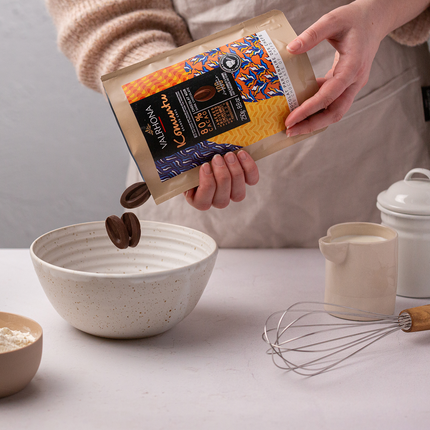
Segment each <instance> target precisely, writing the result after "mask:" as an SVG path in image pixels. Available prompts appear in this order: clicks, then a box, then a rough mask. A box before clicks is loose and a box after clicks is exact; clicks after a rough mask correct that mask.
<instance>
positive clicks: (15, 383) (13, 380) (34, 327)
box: [0, 312, 43, 397]
mask: <svg viewBox="0 0 430 430" xmlns="http://www.w3.org/2000/svg"><path fill="white" fill-rule="evenodd" d="M3 327H7V328H8V329H10V330H18V331H21V332H23V333H30V334H31V335H32V336H33V337H34V339H35V341H34V342H32V343H30V344H28V345H25V346H23V347H20V348H18V349H14V350H12V351H5V352H1V351H0V397H6V396H10V395H12V394H15V393H17V392H18V391H21V390H22V389H23V388H25V387H26V386H27V385H28V384H29V383H30V381H31V380H32V379H33V377H34V375H35V374H36V372H37V369H39V365H40V360H41V359H42V346H43V332H42V327H41V326H40V325H39V324H38V323H37V322H36V321H33V320H32V319H30V318H27V317H24V316H21V315H16V314H11V313H8V312H0V328H3Z"/></svg>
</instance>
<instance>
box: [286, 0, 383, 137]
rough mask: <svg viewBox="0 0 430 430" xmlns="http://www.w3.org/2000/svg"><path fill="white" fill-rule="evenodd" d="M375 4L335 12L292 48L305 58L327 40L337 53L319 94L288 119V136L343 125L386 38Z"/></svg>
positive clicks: (321, 81)
mask: <svg viewBox="0 0 430 430" xmlns="http://www.w3.org/2000/svg"><path fill="white" fill-rule="evenodd" d="M374 4H375V2H372V1H355V2H352V3H350V4H348V5H346V6H342V7H339V8H337V9H334V10H333V11H331V12H329V13H328V14H326V15H324V16H322V17H321V18H320V19H319V20H318V21H317V22H316V23H315V24H313V25H311V26H310V27H309V28H308V29H307V30H305V31H304V32H303V33H302V34H300V35H299V36H298V37H297V38H296V39H294V40H293V41H292V42H291V43H290V44H289V45H288V50H289V51H290V52H291V53H292V54H302V53H304V52H307V51H309V50H310V49H312V48H314V47H315V46H316V45H318V44H319V43H321V42H322V41H323V40H327V41H328V42H329V43H330V44H331V45H332V46H333V47H334V48H335V49H336V51H337V52H336V56H335V58H334V62H333V66H332V68H331V69H330V70H329V71H328V72H327V74H326V75H325V77H324V78H320V79H317V82H318V84H319V85H320V89H319V91H318V92H317V93H316V94H315V95H314V96H313V97H311V98H309V99H308V100H306V101H305V102H303V103H302V105H301V106H299V107H298V108H297V109H295V110H294V111H293V112H291V113H290V115H288V117H287V119H286V121H285V126H286V128H287V131H286V133H287V135H289V136H296V135H298V134H306V133H310V132H312V131H316V130H320V129H322V128H324V127H326V126H328V125H330V124H333V123H335V122H337V121H339V120H340V119H341V118H342V117H343V116H344V115H345V113H346V112H347V111H348V109H349V108H350V107H351V105H352V102H353V100H354V98H355V96H356V95H357V93H358V92H359V91H360V90H361V88H363V86H364V85H365V84H366V83H367V81H368V79H369V74H370V68H371V66H372V62H373V59H374V58H375V55H376V52H377V50H378V48H379V45H380V42H381V40H382V38H383V37H384V36H385V32H384V30H383V28H384V26H382V23H381V25H379V24H380V22H379V21H378V20H377V18H378V16H379V14H380V12H381V11H380V10H378V9H376V8H375V7H374V6H373V5H374ZM375 9H376V10H375ZM380 19H381V20H382V19H383V17H382V16H380Z"/></svg>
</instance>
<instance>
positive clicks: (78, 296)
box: [30, 221, 218, 338]
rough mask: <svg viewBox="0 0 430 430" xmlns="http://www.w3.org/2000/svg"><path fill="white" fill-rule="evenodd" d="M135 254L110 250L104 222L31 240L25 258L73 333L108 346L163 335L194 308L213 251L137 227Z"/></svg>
mask: <svg viewBox="0 0 430 430" xmlns="http://www.w3.org/2000/svg"><path fill="white" fill-rule="evenodd" d="M141 229H142V235H141V239H140V242H139V244H138V246H137V247H135V248H127V249H125V250H121V249H118V248H116V247H115V246H114V245H113V244H112V242H111V241H110V239H109V238H108V236H107V233H106V230H105V226H104V222H92V223H85V224H77V225H71V226H68V227H64V228H60V229H58V230H54V231H51V232H49V233H46V234H44V235H43V236H41V237H39V238H38V239H36V240H35V241H34V242H33V244H32V245H31V247H30V254H31V258H32V261H33V265H34V268H35V270H36V273H37V276H38V277H39V281H40V283H41V284H42V287H43V289H44V291H45V293H46V295H47V297H48V299H49V300H50V302H51V303H52V305H53V306H54V308H55V309H56V311H57V312H58V313H59V314H60V315H61V316H62V317H63V318H64V319H65V320H66V321H68V322H69V323H70V324H71V325H72V326H74V327H76V328H78V329H79V330H82V331H84V332H87V333H90V334H93V335H96V336H102V337H109V338H142V337H147V336H153V335H156V334H160V333H163V332H165V331H166V330H169V329H170V328H172V327H173V326H175V325H176V324H177V323H179V322H180V321H181V320H182V319H184V318H185V317H186V316H187V315H188V314H189V313H190V312H191V311H192V310H193V309H194V307H195V306H196V304H197V302H198V301H199V299H200V297H201V295H202V293H203V291H204V289H205V287H206V284H207V282H208V280H209V277H210V275H211V273H212V269H213V267H214V265H215V260H216V256H217V253H218V248H217V245H216V243H215V241H214V240H213V239H212V238H211V237H209V236H208V235H206V234H204V233H202V232H199V231H197V230H193V229H190V228H186V227H181V226H177V225H172V224H165V223H159V222H151V221H141Z"/></svg>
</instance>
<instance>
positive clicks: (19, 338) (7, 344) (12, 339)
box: [0, 327, 36, 353]
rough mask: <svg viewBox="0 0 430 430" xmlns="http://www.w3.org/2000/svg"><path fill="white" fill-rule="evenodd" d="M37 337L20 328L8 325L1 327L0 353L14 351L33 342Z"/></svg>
mask: <svg viewBox="0 0 430 430" xmlns="http://www.w3.org/2000/svg"><path fill="white" fill-rule="evenodd" d="M35 340H36V339H35V338H34V336H33V335H31V334H30V333H28V332H27V333H23V332H22V331H19V330H11V329H9V328H7V327H1V328H0V353H1V352H8V351H13V350H14V349H18V348H22V347H23V346H26V345H29V344H30V343H33V342H34V341H35Z"/></svg>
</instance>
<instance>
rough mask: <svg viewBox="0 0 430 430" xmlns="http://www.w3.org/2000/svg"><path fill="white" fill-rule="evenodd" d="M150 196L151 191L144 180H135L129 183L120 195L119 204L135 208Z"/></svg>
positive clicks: (127, 207)
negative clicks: (133, 182)
mask: <svg viewBox="0 0 430 430" xmlns="http://www.w3.org/2000/svg"><path fill="white" fill-rule="evenodd" d="M149 197H151V192H150V191H149V189H148V185H146V183H145V182H136V183H135V184H133V185H130V186H129V187H128V188H127V189H126V190H125V191H124V192H123V193H122V195H121V199H120V203H121V206H122V207H124V208H126V209H133V208H137V207H138V206H141V205H143V204H144V203H145V202H146V201H147V200H148V199H149Z"/></svg>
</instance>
